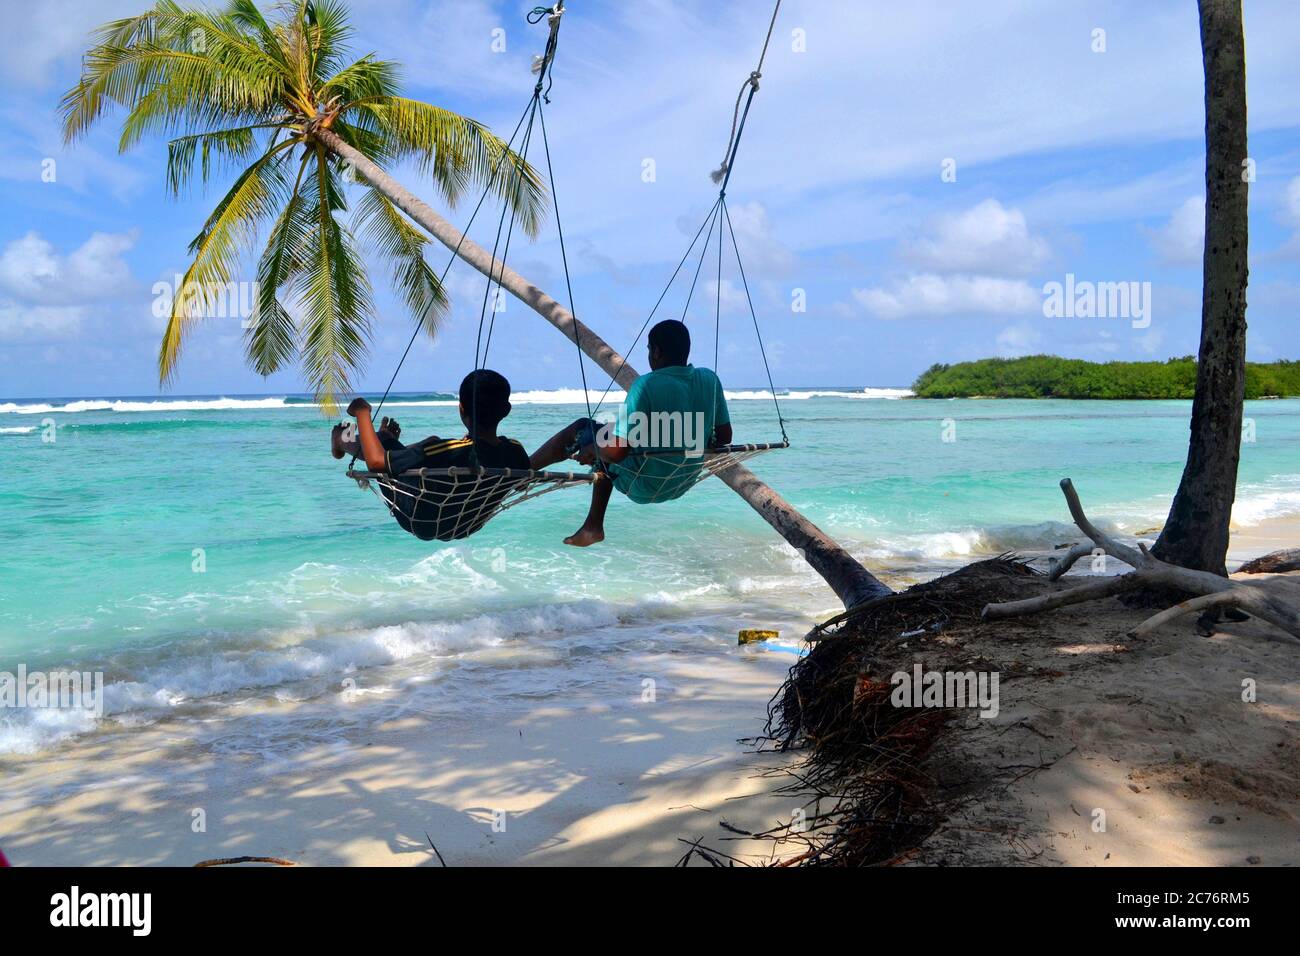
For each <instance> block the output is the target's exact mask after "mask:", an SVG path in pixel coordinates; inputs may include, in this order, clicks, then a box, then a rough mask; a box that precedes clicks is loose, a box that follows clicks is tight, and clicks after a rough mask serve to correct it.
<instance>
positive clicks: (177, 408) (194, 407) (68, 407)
mask: <svg viewBox="0 0 1300 956" xmlns="http://www.w3.org/2000/svg"><path fill="white" fill-rule="evenodd" d="M300 407H302V406H301V405H290V404H288V403H287V402H286V401H285V400H284V399H283V398H201V399H200V398H195V399H174V400H171V399H159V400H158V401H128V400H120V399H82V400H79V401H75V402H66V403H64V404H62V405H52V404H49V403H48V402H33V403H30V404H19V403H16V402H3V403H0V414H5V413H8V414H13V415H51V414H75V413H77V412H198V411H213V410H225V409H249V408H300Z"/></svg>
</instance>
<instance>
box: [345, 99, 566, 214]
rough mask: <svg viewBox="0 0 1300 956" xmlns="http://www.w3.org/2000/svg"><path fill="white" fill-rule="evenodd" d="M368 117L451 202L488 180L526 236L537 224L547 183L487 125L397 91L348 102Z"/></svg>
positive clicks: (352, 112) (398, 154) (349, 111)
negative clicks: (513, 214)
mask: <svg viewBox="0 0 1300 956" xmlns="http://www.w3.org/2000/svg"><path fill="white" fill-rule="evenodd" d="M358 114H359V115H360V116H361V117H367V118H368V119H369V121H370V122H368V123H366V125H367V126H370V125H373V127H374V130H375V131H376V132H377V133H379V134H380V135H382V136H383V137H384V138H385V139H387V140H388V142H389V147H388V150H387V152H388V153H389V154H390V156H391V157H392V158H394V159H402V158H408V157H409V158H412V159H414V160H415V161H416V162H417V163H418V165H419V166H420V168H421V170H422V171H423V172H426V173H428V174H429V175H431V176H432V177H433V179H434V181H435V182H437V184H438V186H439V188H440V189H441V191H442V194H443V195H444V196H445V197H446V198H447V201H448V202H450V203H452V204H455V202H456V200H457V199H458V198H459V197H460V195H461V193H462V192H463V191H464V190H465V188H466V187H467V186H470V185H471V184H474V185H478V186H487V184H488V182H489V181H491V183H492V190H493V192H494V193H495V194H496V195H497V196H499V197H500V198H501V199H502V200H504V201H505V202H508V203H510V204H511V205H512V206H513V207H514V209H515V213H516V215H517V216H518V222H519V224H520V226H521V227H522V228H523V229H524V231H525V232H527V233H528V235H530V236H536V235H537V233H538V231H539V230H540V229H541V224H542V217H543V215H544V214H545V210H546V204H547V192H546V186H545V185H544V184H543V182H542V177H541V175H540V174H539V173H538V172H537V170H535V169H534V168H533V167H532V166H531V165H529V163H528V161H527V160H526V159H524V158H523V157H522V156H521V155H519V154H518V153H517V152H515V151H514V150H513V149H510V148H508V147H507V145H506V143H505V142H503V141H502V140H501V139H499V138H498V137H496V136H494V135H493V134H492V133H490V132H489V131H488V130H487V128H486V127H485V126H483V125H482V124H481V123H478V122H476V121H475V120H472V119H469V118H468V117H465V116H461V115H460V114H459V113H454V112H452V111H451V110H445V109H442V108H440V107H437V106H433V105H431V104H429V103H423V102H421V101H419V100H412V99H407V98H405V97H401V96H377V97H372V98H369V99H366V100H359V101H356V102H353V103H350V104H349V105H348V107H347V108H346V109H345V110H344V112H343V114H342V115H343V116H344V117H346V118H347V119H348V120H349V122H356V120H355V119H354V117H355V116H357V115H358Z"/></svg>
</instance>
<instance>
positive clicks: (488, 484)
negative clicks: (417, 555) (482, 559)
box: [330, 369, 529, 541]
mask: <svg viewBox="0 0 1300 956" xmlns="http://www.w3.org/2000/svg"><path fill="white" fill-rule="evenodd" d="M348 414H349V415H351V416H353V417H354V418H356V420H357V422H356V425H347V426H344V425H335V426H334V429H333V431H332V433H331V435H330V450H331V452H332V453H333V455H334V457H335V458H342V457H343V456H344V455H354V456H356V457H357V458H362V459H364V460H365V463H366V467H367V468H369V469H370V470H371V471H375V472H383V473H385V474H388V475H391V476H393V478H394V479H395V480H394V481H392V482H391V483H390V482H384V483H383V484H382V485H381V487H380V490H381V491H382V492H383V495H384V498H385V499H386V500H387V501H388V504H389V506H390V509H391V510H392V512H393V517H394V518H396V519H397V523H398V524H399V525H401V526H402V527H403V528H404V529H405V530H407V531H409V532H411V534H413V535H415V536H416V537H417V538H419V539H421V540H422V541H432V540H435V539H436V540H439V541H454V540H457V539H459V538H467V537H469V536H470V535H471V534H473V533H474V532H475V531H478V530H479V529H480V528H482V527H483V525H485V524H487V521H488V519H489V518H491V517H492V515H493V513H494V512H495V510H496V505H497V504H498V503H499V502H500V501H501V499H502V498H504V497H505V496H506V493H507V492H508V491H509V490H510V485H509V483H508V482H506V481H500V480H494V479H493V478H490V477H489V478H484V479H482V480H478V479H476V478H474V477H465V478H460V479H459V480H453V479H451V478H450V477H439V478H421V477H420V476H416V475H412V476H410V477H409V478H401V477H399V476H400V475H401V474H402V473H403V472H408V471H414V470H416V469H420V468H463V467H470V466H475V465H477V466H481V467H483V468H516V469H527V468H528V467H529V464H528V452H526V451H525V450H524V446H523V445H521V444H519V442H517V441H515V440H514V439H513V438H505V437H503V436H499V435H497V426H498V425H500V424H501V420H502V419H503V418H505V417H506V416H507V415H509V414H510V383H509V382H508V381H506V379H505V376H503V375H501V374H500V373H499V372H494V371H492V370H491V369H476V370H475V371H473V372H470V373H469V374H468V375H466V376H465V380H464V381H463V382H461V383H460V420H461V421H462V422H463V423H464V425H465V428H466V430H467V434H466V436H465V437H464V438H453V439H443V438H439V437H437V436H436V435H430V436H429V437H428V438H426V439H424V441H421V442H417V443H416V444H414V445H403V444H402V443H401V441H399V436H400V435H401V431H402V429H401V426H400V425H398V424H397V422H396V421H394V420H392V419H391V418H385V419H384V420H383V421H382V422H381V423H380V426H379V429H378V430H376V429H375V426H374V422H373V421H372V419H371V409H370V403H369V402H367V401H366V400H365V399H364V398H357V399H353V401H352V404H351V405H349V406H348Z"/></svg>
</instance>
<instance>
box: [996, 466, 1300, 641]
mask: <svg viewBox="0 0 1300 956" xmlns="http://www.w3.org/2000/svg"><path fill="white" fill-rule="evenodd" d="M1061 491H1062V493H1064V495H1065V501H1066V504H1067V505H1069V508H1070V517H1072V518H1073V519H1074V523H1075V524H1076V525H1078V526H1079V530H1080V531H1082V532H1083V533H1084V534H1086V535H1087V536H1088V537H1089V538H1090V539H1091V540H1092V542H1093V545H1095V546H1096V547H1098V548H1100V549H1101V550H1102V551H1104V552H1105V553H1106V554H1108V555H1109V556H1110V557H1112V558H1114V559H1116V560H1117V561H1122V562H1123V563H1124V564H1127V565H1128V566H1129V567H1131V568H1133V570H1132V571H1131V572H1129V573H1128V574H1124V575H1121V576H1119V577H1114V578H1105V579H1102V580H1100V581H1095V582H1089V583H1087V584H1082V585H1079V586H1078V587H1075V588H1071V589H1070V590H1068V591H1056V592H1053V593H1051V594H1044V595H1040V596H1038V597H1033V598H1028V599H1026V600H1022V601H1008V602H1005V603H1001V604H989V605H986V606H985V608H984V610H983V612H982V613H981V617H982V618H983V619H984V620H986V621H993V620H998V619H1001V618H1009V617H1020V616H1023V615H1026V614H1036V613H1038V612H1040V611H1048V610H1051V609H1052V608H1057V607H1064V606H1065V605H1068V604H1078V603H1081V602H1083V601H1094V600H1098V599H1100V598H1106V597H1111V596H1113V595H1116V594H1120V593H1122V592H1124V591H1128V590H1132V589H1135V588H1141V587H1149V588H1168V589H1172V590H1176V591H1180V592H1183V593H1187V594H1191V595H1193V597H1192V598H1191V599H1189V600H1186V601H1183V602H1182V603H1181V604H1176V605H1174V606H1173V607H1171V608H1168V609H1167V610H1164V611H1161V612H1160V613H1159V614H1157V615H1155V616H1154V617H1152V618H1149V619H1148V620H1146V621H1144V622H1143V623H1142V624H1140V625H1138V626H1137V627H1136V628H1134V630H1133V631H1132V632H1130V633H1131V635H1132V636H1140V635H1142V634H1146V633H1148V632H1149V631H1151V630H1152V629H1153V628H1156V627H1159V626H1160V625H1161V624H1165V623H1168V622H1169V621H1171V620H1173V619H1174V618H1176V617H1180V616H1182V615H1184V614H1190V613H1192V612H1193V611H1205V610H1207V609H1210V608H1218V607H1227V606H1230V607H1236V608H1239V609H1240V610H1242V611H1245V612H1246V613H1248V614H1251V615H1254V616H1255V617H1257V618H1259V619H1260V620H1261V621H1267V622H1268V623H1269V624H1272V625H1273V626H1274V627H1277V628H1280V629H1281V630H1283V631H1285V632H1286V633H1287V634H1289V635H1290V636H1291V637H1292V638H1295V639H1297V640H1300V611H1297V609H1296V608H1295V607H1293V606H1291V605H1290V604H1288V603H1287V602H1286V601H1284V600H1283V599H1282V598H1281V596H1280V595H1279V594H1277V593H1274V592H1273V591H1272V590H1271V589H1269V588H1268V586H1267V582H1263V581H1261V582H1260V583H1258V584H1254V583H1252V584H1247V583H1244V582H1241V581H1233V580H1231V579H1229V578H1223V577H1219V575H1217V574H1212V573H1210V572H1209V571H1195V570H1192V569H1191V568H1180V567H1178V566H1177V565H1173V564H1166V563H1165V562H1164V561H1161V560H1160V559H1159V558H1156V557H1154V556H1153V555H1152V554H1151V553H1150V552H1149V551H1147V549H1146V546H1145V545H1139V546H1138V547H1137V548H1131V547H1129V546H1128V545H1125V544H1120V543H1119V542H1118V541H1116V540H1115V539H1114V538H1112V537H1110V536H1109V535H1107V534H1105V533H1104V532H1102V531H1101V530H1100V529H1098V528H1097V527H1096V526H1095V525H1094V524H1093V523H1092V522H1091V521H1090V520H1088V516H1087V514H1085V513H1084V510H1083V505H1082V504H1081V503H1080V502H1079V493H1078V492H1077V491H1075V490H1074V484H1073V483H1072V482H1071V481H1070V479H1069V478H1063V479H1061ZM1082 549H1083V545H1081V544H1078V545H1075V546H1074V547H1072V548H1071V549H1070V551H1069V553H1068V554H1067V555H1066V557H1065V558H1064V559H1062V562H1061V563H1062V564H1064V563H1065V562H1066V561H1069V560H1070V556H1071V555H1074V554H1075V553H1076V552H1082ZM1091 551H1092V548H1089V549H1088V550H1087V551H1086V552H1083V553H1091ZM1081 556H1082V554H1079V555H1078V556H1077V557H1075V558H1074V560H1078V557H1081ZM1071 563H1073V562H1072V561H1071ZM1053 570H1055V567H1054V568H1053ZM1062 573H1064V571H1062ZM1057 576H1058V577H1059V575H1057Z"/></svg>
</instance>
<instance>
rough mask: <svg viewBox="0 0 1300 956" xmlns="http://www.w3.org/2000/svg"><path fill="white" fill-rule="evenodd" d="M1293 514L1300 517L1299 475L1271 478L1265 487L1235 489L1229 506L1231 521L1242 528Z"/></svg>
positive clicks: (1255, 486)
mask: <svg viewBox="0 0 1300 956" xmlns="http://www.w3.org/2000/svg"><path fill="white" fill-rule="evenodd" d="M1297 514H1300V475H1275V476H1273V479H1272V482H1271V483H1270V484H1269V485H1245V486H1243V487H1241V488H1238V489H1237V498H1236V501H1235V502H1233V505H1232V521H1233V523H1234V524H1236V525H1240V526H1242V527H1250V526H1251V525H1257V524H1260V523H1262V522H1264V521H1268V520H1269V519H1271V518H1285V517H1289V516H1291V515H1297Z"/></svg>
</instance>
